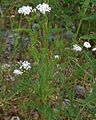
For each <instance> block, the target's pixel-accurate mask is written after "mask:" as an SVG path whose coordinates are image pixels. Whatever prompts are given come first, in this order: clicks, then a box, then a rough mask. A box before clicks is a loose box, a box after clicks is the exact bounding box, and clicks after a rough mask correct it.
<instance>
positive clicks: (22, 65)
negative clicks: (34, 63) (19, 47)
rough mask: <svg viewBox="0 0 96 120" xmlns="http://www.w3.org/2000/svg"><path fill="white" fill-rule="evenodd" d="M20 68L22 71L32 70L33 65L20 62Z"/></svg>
mask: <svg viewBox="0 0 96 120" xmlns="http://www.w3.org/2000/svg"><path fill="white" fill-rule="evenodd" d="M19 64H20V67H19V69H21V70H30V69H31V63H29V62H28V61H20V63H19Z"/></svg>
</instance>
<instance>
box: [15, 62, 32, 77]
mask: <svg viewBox="0 0 96 120" xmlns="http://www.w3.org/2000/svg"><path fill="white" fill-rule="evenodd" d="M19 65H20V67H19V69H15V70H14V71H13V74H14V75H16V76H17V75H22V74H23V72H24V71H25V70H30V69H31V63H29V62H28V61H20V62H19Z"/></svg>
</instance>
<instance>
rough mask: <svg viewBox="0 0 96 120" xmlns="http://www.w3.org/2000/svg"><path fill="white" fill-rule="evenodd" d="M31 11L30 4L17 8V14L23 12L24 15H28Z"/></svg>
mask: <svg viewBox="0 0 96 120" xmlns="http://www.w3.org/2000/svg"><path fill="white" fill-rule="evenodd" d="M31 12H32V7H30V6H23V7H21V8H19V10H18V13H19V14H24V15H29V14H30V13H31Z"/></svg>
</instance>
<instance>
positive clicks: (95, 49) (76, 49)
mask: <svg viewBox="0 0 96 120" xmlns="http://www.w3.org/2000/svg"><path fill="white" fill-rule="evenodd" d="M83 46H84V47H85V48H87V49H89V48H91V44H90V43H89V42H84V44H83ZM73 50H74V51H76V52H80V51H82V48H81V47H80V46H79V45H77V44H74V45H73ZM92 51H96V47H95V48H93V49H92Z"/></svg>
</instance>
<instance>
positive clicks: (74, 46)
mask: <svg viewBox="0 0 96 120" xmlns="http://www.w3.org/2000/svg"><path fill="white" fill-rule="evenodd" d="M73 50H74V51H76V52H80V51H82V48H81V47H80V46H79V45H77V44H74V45H73Z"/></svg>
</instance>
